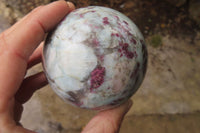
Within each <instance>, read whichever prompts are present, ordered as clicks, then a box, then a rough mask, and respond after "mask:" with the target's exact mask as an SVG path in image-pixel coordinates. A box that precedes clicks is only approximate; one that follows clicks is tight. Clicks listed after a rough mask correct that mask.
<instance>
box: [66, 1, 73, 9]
mask: <svg viewBox="0 0 200 133" xmlns="http://www.w3.org/2000/svg"><path fill="white" fill-rule="evenodd" d="M67 5H68V6H69V8H70V9H71V10H73V9H75V6H74V4H73V3H72V2H69V1H67Z"/></svg>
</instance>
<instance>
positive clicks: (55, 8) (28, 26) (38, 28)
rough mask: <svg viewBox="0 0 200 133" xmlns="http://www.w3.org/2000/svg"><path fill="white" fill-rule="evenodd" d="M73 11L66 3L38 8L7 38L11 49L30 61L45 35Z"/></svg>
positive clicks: (59, 2) (61, 2) (7, 35)
mask: <svg viewBox="0 0 200 133" xmlns="http://www.w3.org/2000/svg"><path fill="white" fill-rule="evenodd" d="M71 10H72V9H70V6H69V5H68V4H67V3H66V2H65V1H57V2H54V3H52V4H49V5H47V6H43V7H40V8H38V9H37V8H36V9H35V11H33V12H31V13H30V14H29V15H28V16H27V17H25V19H22V21H21V22H19V23H18V24H17V26H14V29H12V32H9V33H8V34H6V36H5V41H6V44H7V45H8V47H9V49H10V50H12V51H13V52H14V53H17V54H18V55H19V56H20V57H22V58H24V59H28V58H29V56H30V55H31V54H32V52H33V51H34V49H35V48H36V47H37V46H38V44H39V43H40V42H41V41H42V40H43V39H44V36H45V33H46V32H48V31H49V30H52V29H53V28H55V26H56V25H57V24H58V23H59V22H60V21H61V20H62V19H63V17H64V16H65V15H67V13H69V12H70V11H71Z"/></svg>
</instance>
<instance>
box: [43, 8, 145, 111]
mask: <svg viewBox="0 0 200 133" xmlns="http://www.w3.org/2000/svg"><path fill="white" fill-rule="evenodd" d="M43 67H44V71H45V74H46V77H47V79H48V82H49V84H50V86H51V87H52V89H53V90H54V91H55V92H56V93H57V94H58V95H59V96H60V97H61V98H62V99H63V100H64V101H67V102H69V103H71V104H72V105H75V106H78V107H81V108H86V109H94V110H104V109H109V108H113V107H115V106H118V105H120V104H122V103H123V102H125V101H127V100H128V99H129V98H130V97H131V96H132V95H133V94H134V92H135V91H136V90H137V89H138V88H139V86H140V85H141V83H142V81H143V79H144V75H145V73H146V68H147V49H146V46H145V41H144V38H143V36H142V34H141V32H140V31H139V29H138V28H137V26H136V25H135V24H134V23H133V22H132V21H131V20H130V19H129V18H127V17H126V16H125V15H123V14H122V13H120V12H118V11H116V10H113V9H110V8H106V7H99V6H90V7H86V8H80V9H77V10H74V11H72V12H71V13H70V14H68V15H67V16H66V17H65V18H64V19H63V20H62V22H61V23H60V24H59V25H58V26H57V28H56V29H55V30H54V31H52V32H51V33H50V34H49V35H48V37H47V39H46V42H45V46H44V49H43Z"/></svg>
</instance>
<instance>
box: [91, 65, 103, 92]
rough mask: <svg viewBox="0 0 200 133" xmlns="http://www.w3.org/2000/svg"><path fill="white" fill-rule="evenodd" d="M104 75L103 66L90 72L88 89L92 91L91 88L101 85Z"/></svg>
mask: <svg viewBox="0 0 200 133" xmlns="http://www.w3.org/2000/svg"><path fill="white" fill-rule="evenodd" d="M104 75H105V67H101V66H100V67H97V68H95V69H94V70H93V71H92V72H91V80H90V83H91V86H90V91H93V89H96V88H98V87H99V86H101V85H102V84H103V82H104Z"/></svg>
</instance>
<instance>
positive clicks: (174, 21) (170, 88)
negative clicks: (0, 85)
mask: <svg viewBox="0 0 200 133" xmlns="http://www.w3.org/2000/svg"><path fill="white" fill-rule="evenodd" d="M52 1H53V0H0V32H2V31H3V30H4V29H6V28H8V27H10V26H11V25H12V24H14V23H15V22H16V21H18V20H20V19H21V18H22V17H23V16H24V15H26V14H27V13H28V12H30V11H31V10H32V9H34V8H35V7H37V6H39V5H44V4H47V3H50V2H52ZM71 1H72V2H73V3H74V4H75V5H76V7H77V8H79V7H85V6H88V5H99V6H106V7H111V8H114V9H116V10H118V11H120V12H122V13H124V14H125V15H126V16H128V17H129V18H131V19H132V20H133V21H134V22H135V23H136V25H137V26H138V27H139V28H140V30H141V32H142V33H143V35H144V37H145V40H146V44H147V47H148V53H149V62H148V69H147V74H146V77H145V80H144V82H143V84H142V86H141V87H140V89H139V90H138V91H137V92H136V94H135V95H134V96H132V100H133V101H134V104H133V107H132V108H131V110H130V111H129V113H128V114H127V116H126V117H125V120H124V121H123V123H122V127H121V130H120V133H199V132H200V59H199V58H200V0H71ZM38 71H42V67H41V64H39V65H37V66H35V67H33V68H32V69H31V70H29V72H28V75H32V74H34V73H37V72H38ZM24 108H25V109H24V114H23V116H22V120H21V123H22V124H23V125H24V127H26V128H28V129H31V130H34V131H37V132H38V133H47V132H48V133H79V132H81V130H82V129H83V128H84V126H85V125H86V123H87V122H88V121H89V120H90V119H91V118H92V117H93V116H94V115H95V113H96V112H94V111H88V110H83V109H79V108H75V107H72V106H70V105H68V104H66V103H64V102H63V101H62V100H61V99H60V98H59V97H58V96H57V95H56V94H55V93H54V92H53V91H52V90H51V88H50V87H49V86H46V87H44V88H42V89H41V90H39V91H37V92H36V93H35V94H34V96H33V97H32V98H31V100H30V101H29V102H27V103H26V104H25V105H24Z"/></svg>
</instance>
